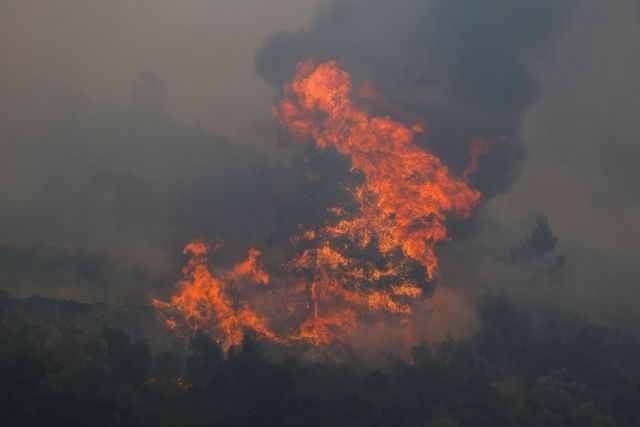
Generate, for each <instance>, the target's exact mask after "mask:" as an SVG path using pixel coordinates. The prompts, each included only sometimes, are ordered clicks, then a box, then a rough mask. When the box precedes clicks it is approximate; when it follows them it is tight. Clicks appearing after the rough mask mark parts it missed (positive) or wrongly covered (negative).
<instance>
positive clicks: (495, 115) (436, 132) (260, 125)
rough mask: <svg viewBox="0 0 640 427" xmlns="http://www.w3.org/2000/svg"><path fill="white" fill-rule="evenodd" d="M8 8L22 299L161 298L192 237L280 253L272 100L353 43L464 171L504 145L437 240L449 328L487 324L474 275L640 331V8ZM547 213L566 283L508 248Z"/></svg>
mask: <svg viewBox="0 0 640 427" xmlns="http://www.w3.org/2000/svg"><path fill="white" fill-rule="evenodd" d="M2 9H3V11H2V13H1V14H0V150H1V152H2V154H1V155H0V204H1V206H2V209H1V211H0V281H1V282H0V283H1V285H0V287H2V288H5V289H8V290H9V291H11V292H12V293H15V294H17V295H28V294H44V295H51V296H59V297H74V298H81V299H84V300H108V301H112V300H116V301H120V302H129V301H136V302H145V301H147V302H148V300H149V296H150V295H156V294H158V293H163V292H164V293H167V292H170V291H171V286H172V284H173V283H174V281H175V279H176V277H177V275H178V272H179V267H180V264H181V262H182V259H181V258H180V256H179V253H180V248H181V247H182V246H183V245H184V243H185V242H186V241H187V240H189V239H191V238H193V237H198V236H203V237H205V238H210V239H217V238H221V239H223V240H224V241H225V251H224V252H221V253H220V255H219V257H220V258H219V259H218V260H217V261H219V262H220V263H227V264H229V263H232V262H233V260H234V259H236V258H237V255H238V254H242V255H243V254H245V253H246V250H247V248H248V246H250V245H259V246H268V242H269V239H270V237H271V233H272V231H273V230H274V229H275V228H277V223H278V220H279V218H278V217H277V216H278V211H277V209H274V199H277V196H278V195H280V194H286V193H287V192H288V191H289V190H290V187H291V186H292V185H293V184H295V182H292V181H294V179H293V175H294V174H293V172H292V167H291V166H290V163H291V158H292V157H294V155H295V151H296V149H295V148H292V147H289V146H287V143H286V141H284V139H285V138H283V136H282V135H279V134H278V131H277V126H276V124H275V121H274V119H273V116H272V114H271V105H272V103H273V101H274V98H277V97H279V96H280V93H279V91H280V90H281V88H282V84H283V83H284V82H285V81H288V80H290V78H291V76H292V75H293V73H294V71H295V64H296V63H297V62H298V61H301V60H306V59H309V58H316V59H317V60H318V61H324V60H326V59H329V58H337V59H338V60H339V61H340V63H341V65H343V66H344V67H345V68H346V69H347V70H348V71H350V72H351V73H352V74H353V75H354V78H355V79H356V80H357V81H358V84H361V83H364V82H365V81H366V80H370V81H371V83H372V85H373V86H374V87H375V88H376V89H377V90H378V91H379V92H380V94H381V95H382V96H384V97H385V98H386V99H387V100H389V102H390V103H388V104H384V103H378V104H377V105H376V108H377V109H378V112H380V113H383V114H390V115H393V116H395V117H397V118H399V119H401V120H405V121H424V123H425V124H426V127H427V129H428V130H429V132H428V134H427V136H425V138H424V140H421V141H420V143H422V144H423V145H424V146H425V147H428V148H429V149H431V150H433V151H434V152H435V153H436V154H437V155H438V156H440V157H441V158H442V159H443V161H444V162H445V163H446V164H448V165H449V166H450V168H451V169H452V170H453V171H454V172H455V173H458V174H460V173H462V171H463V169H464V167H465V166H466V165H467V164H468V161H469V158H468V155H467V152H468V148H469V144H470V143H471V141H472V140H473V139H475V138H484V139H488V140H495V139H497V138H500V137H502V136H505V137H506V142H504V143H498V144H495V145H494V147H493V150H492V151H491V153H489V154H487V155H486V156H483V157H481V158H480V165H479V170H478V173H477V174H476V175H475V176H473V178H472V180H471V184H472V185H474V186H475V187H477V188H478V189H479V190H481V191H482V192H483V194H484V196H485V197H484V203H485V205H484V206H483V207H482V209H481V210H480V211H479V212H478V214H477V215H476V216H475V217H474V218H472V219H471V220H470V222H469V223H465V224H452V227H451V230H452V233H453V234H454V235H459V236H460V237H462V238H461V239H457V240H455V241H454V242H453V243H452V244H450V245H447V244H445V245H443V246H442V248H441V258H442V264H443V265H442V276H443V277H444V278H445V279H444V283H443V286H450V287H451V288H452V289H449V290H447V291H443V293H442V294H441V295H442V298H441V299H440V300H437V303H438V304H440V305H442V304H444V302H443V299H445V297H446V298H450V299H451V300H452V301H455V302H454V303H452V304H453V305H452V307H453V308H450V309H444V310H443V311H442V313H444V314H442V318H445V317H446V318H447V319H449V318H450V316H453V314H452V313H454V312H459V313H460V316H461V317H460V318H461V319H462V320H460V321H456V320H446V321H445V320H442V321H441V322H442V323H447V324H455V325H458V324H460V322H463V323H465V324H466V323H472V321H470V320H469V321H467V320H468V319H471V318H473V315H472V314H470V312H469V308H468V305H469V304H467V303H466V301H467V299H469V298H468V297H459V296H457V295H459V294H462V293H464V291H462V290H458V289H457V288H458V287H462V286H469V285H474V286H479V287H489V288H494V289H498V290H504V291H505V292H510V293H512V294H514V295H516V296H519V297H522V298H525V299H530V300H531V299H533V300H535V299H542V300H544V301H546V302H552V303H555V304H558V305H560V306H561V307H567V308H570V309H572V310H578V311H582V312H585V313H587V314H589V315H590V316H591V317H593V318H595V319H597V320H599V321H602V322H614V323H616V324H617V325H620V326H624V327H627V328H633V326H631V325H634V324H638V322H637V321H638V320H639V319H638V317H637V316H638V313H637V310H636V309H635V306H636V303H635V301H637V298H638V296H639V295H638V285H639V284H640V283H638V277H640V270H638V268H640V267H638V266H640V263H639V262H638V261H640V260H639V259H638V258H639V252H638V249H637V242H638V240H639V239H640V192H638V190H637V183H638V182H640V171H639V170H638V168H637V167H636V163H637V160H636V159H637V158H638V155H640V148H639V147H640V145H639V144H638V140H639V138H640V124H639V123H638V121H637V120H636V113H637V111H640V83H639V82H638V79H637V77H636V76H637V75H640V57H639V56H638V55H637V54H636V50H637V45H638V42H639V41H640V29H639V28H638V25H637V22H638V19H639V18H640V6H638V4H637V2H635V1H633V0H614V1H610V2H601V1H596V0H591V1H582V2H570V1H567V2H559V1H547V0H544V1H529V0H522V1H519V2H504V1H499V0H489V1H485V2H459V1H436V0H433V1H417V0H415V1H414V0H404V1H398V2H395V1H394V2H392V1H382V0H374V1H368V2H365V1H346V2H342V1H340V2H338V1H332V2H328V1H327V2H317V1H311V0H309V1H301V0H266V1H257V0H253V1H251V0H241V1H233V2H231V1H222V0H220V1H204V0H185V1H180V2H177V1H171V0H162V1H145V0H137V1H112V2H96V1H74V0H64V1H57V2H50V3H48V2H38V1H32V0H22V1H14V0H6V1H4V2H3V6H2ZM374 98H375V97H374ZM374 104H375V102H374ZM407 111H410V112H411V114H409V115H407V114H404V113H405V112H407ZM410 124H412V123H410ZM537 211H543V212H545V213H546V214H547V215H548V217H549V221H550V224H551V227H552V228H553V231H554V232H555V233H556V234H557V236H558V238H559V240H558V245H557V247H556V249H555V251H556V252H557V253H558V254H562V255H564V256H566V259H567V261H566V265H565V268H564V270H563V272H562V274H561V275H560V277H559V276H553V279H549V278H548V277H547V276H545V278H543V279H540V275H539V274H538V271H539V270H540V269H544V268H545V267H544V266H540V265H533V264H530V265H527V266H517V267H514V266H511V265H509V264H508V263H507V262H503V261H504V259H506V258H507V257H508V254H509V250H510V249H511V247H512V246H513V245H514V244H516V243H517V242H518V241H519V240H521V239H522V238H523V237H524V236H525V234H526V233H527V232H528V230H529V228H530V226H531V224H532V222H533V217H534V215H535V213H536V212H537ZM227 249H228V250H227ZM461 260H463V261H464V262H461ZM453 288H456V289H453ZM470 292H471V294H473V293H474V292H475V291H470ZM461 301H463V302H461ZM456 305H459V306H463V307H462V308H459V309H456V308H455V307H456ZM428 333H430V332H428ZM440 338H441V336H438V337H437V339H440Z"/></svg>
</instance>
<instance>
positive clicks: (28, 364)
mask: <svg viewBox="0 0 640 427" xmlns="http://www.w3.org/2000/svg"><path fill="white" fill-rule="evenodd" d="M76 304H77V303H76ZM59 305H60V307H62V309H61V310H62V314H61V313H60V312H59V313H58V314H57V317H55V316H54V315H53V314H47V315H43V314H42V313H40V312H39V310H40V309H38V308H35V307H34V306H28V305H25V304H23V303H21V302H20V300H15V299H12V298H10V297H9V296H8V295H6V294H5V295H3V298H2V306H1V311H0V396H1V399H0V402H1V403H0V421H1V423H2V425H7V426H9V425H11V426H13V425H16V426H18V425H25V426H26V425H40V426H45V425H65V426H71V425H78V426H88V425H105V426H107V425H155V426H164V425H166V426H176V425H186V426H200V425H278V426H281V425H317V426H323V425H403V426H414V425H416V426H417V425H420V426H479V425H480V426H482V425H486V426H495V425H505V426H509V425H513V426H616V425H620V426H624V425H638V423H640V411H639V410H638V407H637V402H638V401H639V399H640V388H639V385H640V369H638V366H637V360H638V357H640V343H639V342H638V341H637V340H636V339H635V338H633V337H630V336H626V335H623V334H621V333H618V332H616V331H613V330H609V329H606V328H603V327H599V326H596V325H593V324H590V323H588V322H587V321H585V320H583V319H581V318H577V317H573V316H569V315H566V314H562V313H560V312H557V311H554V310H550V309H546V308H529V309H524V308H523V307H521V306H519V305H518V304H517V303H514V302H513V301H511V300H509V299H508V298H507V297H505V296H493V297H488V298H487V299H486V300H485V301H484V303H483V304H482V305H481V307H480V318H481V325H482V326H481V328H480V330H479V331H478V333H477V334H476V335H474V336H473V337H471V338H469V339H468V340H456V339H453V338H448V339H446V340H444V341H443V342H441V343H439V344H435V345H428V344H426V343H424V344H421V345H419V346H417V347H415V348H413V350H412V351H411V354H410V355H409V357H408V358H399V357H395V356H390V355H389V356H388V357H387V359H386V363H385V364H384V365H383V366H380V367H378V368H367V367H365V365H364V364H363V363H362V361H360V360H358V357H357V356H356V355H353V354H349V355H348V357H346V358H345V359H344V360H343V361H342V362H341V363H317V362H315V361H313V360H311V359H310V358H309V357H308V354H306V353H304V352H302V353H300V354H298V355H291V354H289V355H287V356H283V353H282V352H278V349H274V348H273V346H272V345H270V344H265V343H261V342H260V341H259V340H258V339H257V338H256V336H255V334H252V333H251V332H250V331H248V332H247V333H246V335H245V339H244V341H243V342H242V344H241V345H239V346H235V347H232V348H231V349H230V350H229V352H228V353H227V354H225V353H224V352H223V350H222V349H221V347H220V346H219V345H218V344H217V343H216V342H215V341H213V340H212V339H211V338H210V337H208V336H205V335H202V334H198V335H195V336H193V337H192V338H191V339H190V340H189V342H188V346H185V347H180V346H178V347H176V348H174V349H172V350H169V349H167V348H164V349H160V350H153V351H152V350H151V349H150V347H149V345H148V344H147V342H146V341H145V340H142V339H133V338H131V337H130V336H129V335H128V334H127V333H125V332H124V331H122V330H120V329H117V328H110V327H103V328H102V329H101V330H96V331H94V332H87V331H82V330H80V329H78V328H73V327H68V326H64V322H61V321H60V318H61V316H62V318H64V316H65V313H64V310H65V309H64V304H62V303H59ZM29 307H30V308H29ZM73 310H74V312H76V314H77V313H78V312H87V311H89V310H91V308H90V307H89V306H85V307H83V308H81V309H80V308H78V307H75V308H74V309H73ZM52 316H53V317H55V319H58V320H55V319H54V320H52ZM332 350H334V349H331V348H329V349H327V351H328V352H330V351H332Z"/></svg>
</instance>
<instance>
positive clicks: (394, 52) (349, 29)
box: [256, 0, 569, 200]
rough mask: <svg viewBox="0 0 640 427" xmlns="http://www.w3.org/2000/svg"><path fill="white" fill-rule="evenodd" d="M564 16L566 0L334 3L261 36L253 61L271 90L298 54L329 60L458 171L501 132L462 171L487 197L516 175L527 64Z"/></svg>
mask: <svg viewBox="0 0 640 427" xmlns="http://www.w3.org/2000/svg"><path fill="white" fill-rule="evenodd" d="M568 16H569V8H568V5H567V4H566V3H565V2H563V1H552V0H542V1H534V0H522V1H515V2H514V1H503V0H485V1H478V2H463V1H450V0H446V1H445V0H427V1H425V0H400V1H394V2H389V1H384V0H373V1H364V0H347V1H339V2H336V3H334V4H332V5H331V6H329V7H326V8H324V9H320V10H319V12H318V15H317V17H316V19H315V21H314V22H313V23H312V24H311V25H310V26H309V27H308V28H307V29H303V30H300V31H298V32H280V33H276V34H272V35H271V36H269V37H268V38H266V39H265V41H264V42H263V44H262V46H261V48H260V49H259V51H258V53H257V57H256V69H257V71H258V73H259V74H260V75H261V76H262V77H263V78H264V79H265V80H267V81H268V82H269V83H271V84H272V85H273V86H274V87H275V88H276V89H278V90H279V89H281V88H282V84H283V83H284V82H286V81H288V80H289V79H290V78H291V77H292V74H293V72H294V71H295V65H296V63H298V62H299V61H303V60H306V59H309V58H314V59H315V60H317V61H319V62H322V61H326V60H328V59H337V60H339V61H340V63H341V66H343V67H344V68H346V69H347V70H348V71H349V72H351V73H352V74H353V75H354V76H355V78H356V79H359V80H360V82H359V83H360V84H362V83H364V82H365V81H370V82H371V83H372V84H373V87H375V88H376V90H377V91H379V92H380V94H381V95H382V97H384V99H386V101H384V102H378V103H377V104H378V105H377V107H379V108H381V109H382V110H384V112H385V113H386V114H391V115H394V116H396V117H397V118H399V119H404V120H421V121H424V122H425V123H426V124H427V129H428V132H427V134H426V137H425V141H423V143H424V144H427V145H428V147H429V149H430V150H432V151H433V152H434V153H435V154H436V155H438V156H439V157H440V158H442V159H443V160H444V161H445V163H446V164H447V165H449V167H450V168H451V169H452V170H453V171H454V172H455V173H458V174H462V171H463V169H464V168H465V166H466V165H467V164H468V162H469V158H468V151H469V145H470V143H471V141H473V140H474V139H476V138H482V139H486V140H498V139H499V138H501V137H506V140H507V142H506V143H500V144H495V146H494V147H493V150H492V151H491V152H490V153H489V154H487V155H485V156H483V157H482V158H481V160H480V162H481V164H480V168H479V170H478V172H477V173H476V174H475V175H474V176H473V177H472V178H471V183H472V184H473V185H474V186H475V187H476V188H478V189H479V190H480V191H481V192H482V193H483V194H484V195H485V200H488V199H490V198H491V197H492V196H494V195H496V194H498V193H502V192H505V191H507V190H508V189H509V188H510V186H511V184H512V183H513V182H514V181H515V179H516V178H517V177H518V176H519V174H520V171H521V167H522V163H523V160H524V157H525V152H524V148H523V146H522V145H521V144H520V142H519V141H518V138H517V133H518V128H519V124H520V121H521V119H522V117H523V115H524V113H525V110H526V109H527V107H529V106H530V105H531V104H532V102H533V101H534V100H535V98H536V94H537V92H538V84H537V82H536V80H535V79H534V77H533V76H532V75H531V73H530V72H529V67H528V62H529V61H530V60H533V59H535V58H536V57H538V56H540V55H541V54H543V53H545V51H547V50H548V49H549V47H550V46H551V44H552V41H553V40H554V38H555V37H556V36H557V34H558V33H559V32H560V31H561V30H562V29H563V28H565V26H566V24H567V20H568ZM382 97H377V96H375V95H374V96H373V97H371V98H372V99H373V101H374V104H376V102H375V101H376V98H378V99H382Z"/></svg>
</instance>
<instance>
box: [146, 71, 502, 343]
mask: <svg viewBox="0 0 640 427" xmlns="http://www.w3.org/2000/svg"><path fill="white" fill-rule="evenodd" d="M360 93H361V97H362V98H363V100H366V99H368V100H372V99H374V100H376V101H377V103H378V104H383V105H392V104H391V103H385V102H384V99H383V98H382V96H381V95H380V94H378V93H377V92H375V89H373V87H372V86H371V85H370V83H367V84H366V86H364V87H363V88H361V89H360ZM363 94H364V95H363ZM372 94H373V95H372ZM374 95H375V96H374ZM351 96H352V83H351V76H350V74H349V73H347V72H345V71H343V70H341V69H340V68H339V67H338V64H337V63H336V61H329V62H326V63H324V64H320V65H315V64H314V63H313V62H311V61H309V62H304V63H300V64H299V65H298V67H297V72H296V75H295V77H294V79H293V81H292V82H291V83H290V84H287V85H285V87H284V90H283V98H282V100H281V101H280V103H279V104H277V105H276V106H274V108H273V111H274V114H275V116H276V118H277V119H278V121H279V122H280V124H281V126H282V128H283V129H285V130H287V131H288V132H290V133H291V134H292V135H293V136H294V137H295V138H296V139H297V140H298V141H300V142H305V141H308V140H310V139H311V140H313V141H315V143H316V144H317V146H318V147H320V148H323V149H324V148H327V147H334V148H335V150H337V151H338V152H339V153H341V154H343V155H345V156H348V157H349V158H350V161H351V168H352V170H353V171H355V172H359V173H361V174H362V175H363V176H364V181H363V182H362V183H361V184H358V185H357V186H354V187H353V188H349V189H348V190H349V191H350V192H351V194H352V197H353V201H354V202H355V206H356V208H355V209H345V208H344V207H340V206H334V207H331V208H330V209H328V211H327V220H326V222H325V223H323V224H320V225H317V226H315V227H311V228H304V227H302V226H301V227H300V228H299V230H298V232H296V233H295V234H294V235H293V236H292V237H291V244H292V245H293V247H294V248H296V249H297V253H298V255H297V256H296V257H294V259H292V260H290V261H289V262H287V263H285V264H284V265H282V266H280V267H279V268H276V269H275V270H276V271H273V272H271V273H272V274H271V275H270V274H269V273H267V272H266V271H265V269H264V268H263V267H261V265H260V263H259V262H258V257H259V255H260V252H259V251H257V250H256V249H251V250H250V252H249V258H248V259H247V260H246V261H244V262H241V263H239V264H237V265H236V266H235V268H234V269H233V270H232V271H230V272H226V273H222V274H221V275H220V277H216V276H214V275H213V274H212V273H211V272H210V270H209V267H208V265H207V252H208V248H207V246H206V245H204V244H202V243H190V244H189V245H187V247H186V248H185V252H186V253H190V254H191V256H192V258H191V260H190V261H189V263H188V264H187V266H186V267H185V269H184V273H185V276H186V277H185V279H184V280H183V281H182V282H181V283H180V284H179V289H178V291H179V293H178V294H177V295H175V296H173V297H172V298H171V300H170V301H169V302H168V303H165V302H162V301H159V300H154V305H155V306H156V307H157V308H158V310H159V312H160V314H161V315H162V316H163V318H164V319H165V321H166V323H167V325H168V326H170V327H171V328H173V329H175V330H176V331H178V332H181V333H185V334H188V333H193V332H194V331H196V330H204V331H206V332H208V333H210V334H212V335H213V336H214V337H216V339H217V340H218V341H219V342H220V343H221V344H222V345H223V346H224V347H225V348H228V347H229V346H231V345H234V344H237V343H238V342H239V341H240V340H241V339H242V334H243V329H244V328H251V329H253V330H255V331H256V332H257V333H258V334H260V335H261V336H263V337H264V338H266V339H268V340H271V341H274V342H278V343H284V344H289V343H293V342H297V341H304V342H308V343H310V344H313V345H328V344H331V343H333V342H335V341H339V340H344V339H345V338H346V337H348V336H349V334H351V333H352V332H353V331H354V330H355V329H356V328H357V327H358V325H359V324H360V323H362V322H367V323H375V324H380V325H386V326H388V325H394V327H397V328H398V330H402V331H404V332H405V333H406V336H407V337H410V336H411V322H410V320H411V316H412V312H413V310H412V302H414V301H416V300H420V299H422V298H424V297H425V291H426V290H428V289H429V285H430V283H431V281H432V280H433V276H434V272H435V270H436V268H437V266H438V259H437V257H436V253H435V247H436V245H437V244H438V243H439V242H443V241H446V240H448V239H449V235H448V233H447V229H446V226H445V224H446V220H447V218H448V217H450V216H453V217H457V218H465V217H467V216H468V215H469V214H470V213H471V211H472V210H473V209H474V208H475V207H476V206H477V205H478V203H479V202H480V199H481V194H480V192H478V191H477V190H475V189H473V188H471V187H470V186H469V185H468V183H467V178H468V176H469V175H470V174H472V173H474V172H475V171H476V170H477V168H478V160H477V157H478V156H479V155H482V154H485V153H486V152H487V151H488V149H489V145H490V144H489V143H485V142H481V141H480V140H477V141H474V142H472V145H471V151H470V165H469V166H468V167H467V169H466V170H465V171H464V174H463V176H462V177H456V176H454V175H453V174H452V173H451V172H450V171H449V169H448V168H447V166H446V165H444V164H443V163H442V161H441V160H440V159H439V158H438V157H436V156H435V155H433V154H432V153H430V152H429V151H427V150H425V149H424V148H422V147H420V146H418V145H417V144H416V143H415V142H414V135H415V134H417V133H420V132H423V126H421V125H419V124H414V125H413V126H408V125H406V124H404V123H401V122H399V121H396V120H394V119H392V118H390V117H386V116H385V117H380V116H375V115H373V114H371V113H370V112H369V110H368V109H367V108H365V107H363V106H360V105H357V104H355V103H354V101H353V100H352V98H351ZM404 116H405V117H406V116H407V115H406V114H405V115H404Z"/></svg>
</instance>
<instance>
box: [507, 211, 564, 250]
mask: <svg viewBox="0 0 640 427" xmlns="http://www.w3.org/2000/svg"><path fill="white" fill-rule="evenodd" d="M557 241H558V238H557V236H556V235H555V234H554V233H553V231H552V230H551V227H550V226H549V221H548V219H547V216H546V215H545V214H543V213H542V212H539V213H538V214H537V215H536V220H535V222H534V224H533V228H532V229H531V231H530V232H529V234H528V235H527V237H526V238H525V239H524V241H522V242H521V243H520V244H519V245H518V246H516V247H515V248H514V249H512V251H511V260H512V261H513V262H518V261H521V260H525V259H528V258H532V257H540V256H542V255H546V254H550V253H551V252H553V249H554V248H555V246H556V242H557Z"/></svg>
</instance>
